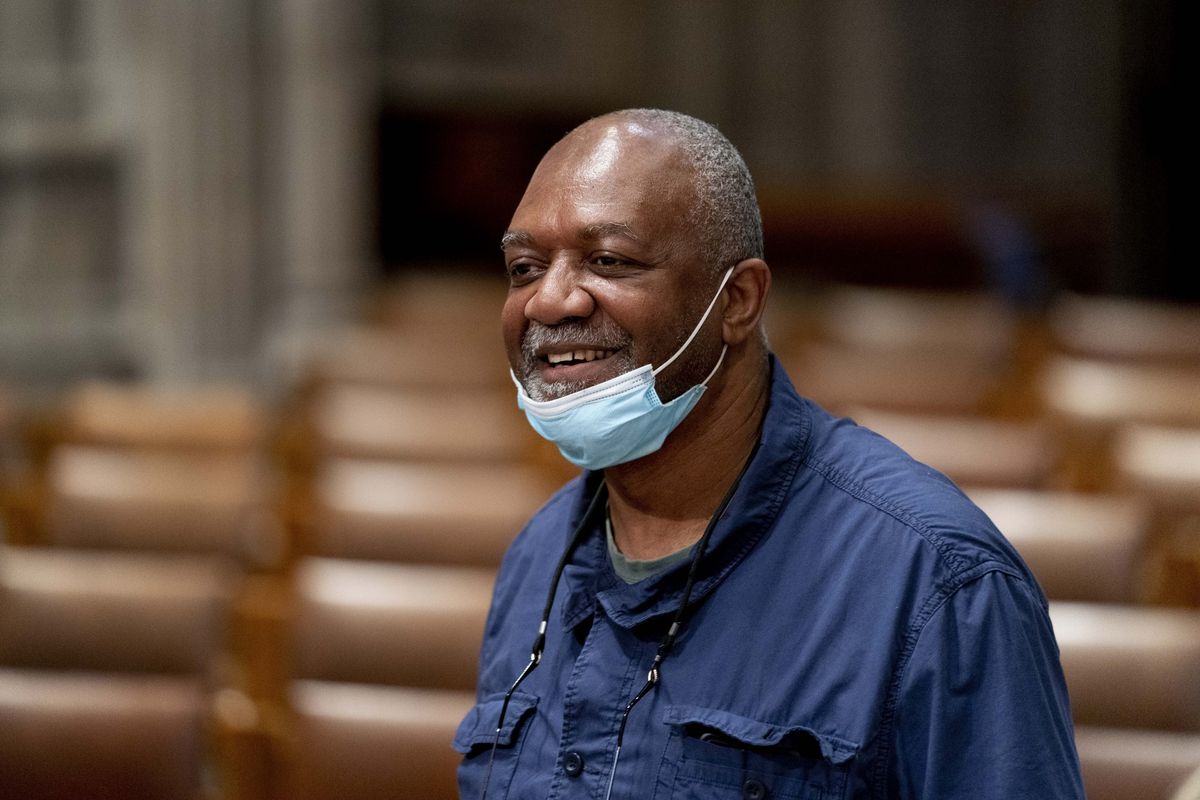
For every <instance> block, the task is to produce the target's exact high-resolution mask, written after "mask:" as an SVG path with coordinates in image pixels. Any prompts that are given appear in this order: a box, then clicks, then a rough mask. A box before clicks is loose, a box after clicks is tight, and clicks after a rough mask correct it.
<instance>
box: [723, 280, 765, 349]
mask: <svg viewBox="0 0 1200 800" xmlns="http://www.w3.org/2000/svg"><path fill="white" fill-rule="evenodd" d="M770 289H771V268H770V267H768V266H767V262H765V261H763V260H762V259H761V258H747V259H745V260H744V261H739V262H738V263H737V264H736V265H734V267H733V274H732V275H730V276H729V281H728V282H726V284H725V294H726V295H727V296H728V298H729V301H728V302H727V303H726V305H725V309H724V311H722V313H721V325H722V327H721V334H722V336H724V338H725V343H726V344H728V345H731V346H736V345H739V344H741V343H742V342H744V341H746V339H748V338H750V337H751V336H752V335H754V334H755V332H756V331H757V330H758V326H759V322H760V321H761V320H762V315H763V309H764V308H765V307H766V303H767V292H768V291H770Z"/></svg>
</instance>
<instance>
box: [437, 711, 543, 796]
mask: <svg viewBox="0 0 1200 800" xmlns="http://www.w3.org/2000/svg"><path fill="white" fill-rule="evenodd" d="M537 703H538V699H537V698H536V697H534V696H533V695H529V694H522V693H521V692H513V696H512V699H511V700H510V701H509V703H508V710H507V711H506V712H505V714H504V726H503V727H502V728H500V735H499V738H498V739H497V736H496V723H497V722H498V721H499V719H500V707H501V706H502V705H504V695H503V694H498V695H495V696H493V697H489V698H487V699H486V700H484V701H483V702H481V703H479V704H478V705H476V706H475V707H474V708H473V709H471V710H470V711H469V712H467V716H465V717H463V721H462V722H461V723H459V726H458V732H457V733H455V734H454V749H455V750H457V751H458V752H460V753H462V754H463V761H462V764H461V765H460V766H459V768H458V793H459V796H460V797H464V798H475V797H479V796H480V794H481V793H482V792H483V784H484V781H487V784H488V795H487V796H488V797H489V798H496V799H497V800H500V798H504V797H506V796H507V794H508V787H509V784H511V783H512V777H513V773H514V771H515V770H516V768H517V758H518V757H519V756H520V754H521V744H522V742H523V741H524V737H523V736H522V735H521V734H522V729H523V728H524V727H525V722H526V721H527V719H528V718H529V716H530V715H532V713H533V710H534V708H536V707H537ZM493 742H494V743H496V760H495V762H492V761H491V759H492V744H493ZM489 763H490V764H491V776H490V779H489V777H488V769H489Z"/></svg>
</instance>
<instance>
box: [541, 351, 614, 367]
mask: <svg viewBox="0 0 1200 800" xmlns="http://www.w3.org/2000/svg"><path fill="white" fill-rule="evenodd" d="M614 353H616V350H595V349H588V348H576V349H574V350H562V351H559V352H553V353H543V354H541V355H539V356H538V358H540V359H541V361H542V363H543V364H546V365H548V366H550V367H570V366H575V365H577V364H591V363H593V362H595V361H603V360H604V359H606V358H611V357H612V355H613V354H614Z"/></svg>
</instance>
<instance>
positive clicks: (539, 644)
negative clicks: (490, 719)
mask: <svg viewBox="0 0 1200 800" xmlns="http://www.w3.org/2000/svg"><path fill="white" fill-rule="evenodd" d="M607 495H608V485H607V484H606V483H605V482H604V480H603V479H601V481H600V486H599V487H597V489H596V493H595V494H593V495H592V499H591V502H589V503H588V506H587V510H585V511H584V512H583V517H582V518H581V519H580V520H579V524H578V525H577V526H576V527H575V532H574V533H572V534H571V541H569V542H567V548H566V550H564V551H563V554H562V557H561V558H559V560H558V566H557V567H555V569H554V579H553V580H552V581H550V593H549V594H548V595H547V596H546V606H545V608H543V609H542V622H541V624H540V625H538V633H537V638H536V639H534V640H533V647H531V648H530V650H529V663H528V664H526V665H525V669H523V670H521V674H520V675H518V676H517V679H516V680H515V681H513V685H512V686H510V687H509V688H508V691H507V692H505V693H504V702H502V703H501V704H500V719H499V720H497V721H496V738H495V739H493V740H492V754H491V756H490V757H489V758H488V767H487V773H486V775H485V776H484V779H483V791H482V792H481V793H480V795H479V800H486V798H487V790H488V784H490V783H491V782H492V767H493V766H494V765H495V763H496V748H498V747H499V746H500V731H501V730H502V729H503V728H504V717H505V715H506V714H507V713H508V703H509V701H510V700H512V696H513V692H515V691H517V687H518V686H520V685H521V683H522V682H523V681H524V680H525V679H526V678H528V677H529V673H531V672H533V671H534V669H536V668H537V665H538V664H540V663H541V661H542V652H543V651H544V650H545V649H546V628H547V627H548V626H549V624H550V609H551V608H553V606H554V595H555V594H557V593H558V581H559V578H561V577H562V573H563V570H564V569H566V567H567V563H568V562H569V561H570V560H571V555H572V554H573V553H574V552H575V547H576V546H577V545H578V544H579V542H580V540H581V539H582V538H583V534H584V532H585V531H587V529H588V521H589V520H590V519H591V518H592V515H593V514H594V513H595V511H596V508H597V506H599V504H600V498H602V497H607Z"/></svg>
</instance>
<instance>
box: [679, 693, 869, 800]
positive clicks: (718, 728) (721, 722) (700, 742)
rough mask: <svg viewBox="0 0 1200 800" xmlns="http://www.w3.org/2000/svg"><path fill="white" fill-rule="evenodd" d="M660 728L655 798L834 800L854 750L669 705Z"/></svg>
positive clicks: (806, 733) (810, 735)
mask: <svg viewBox="0 0 1200 800" xmlns="http://www.w3.org/2000/svg"><path fill="white" fill-rule="evenodd" d="M663 722H664V723H666V724H667V725H668V726H669V727H670V728H671V732H670V740H669V743H668V745H667V754H666V758H665V759H664V761H663V768H662V770H663V771H662V774H661V776H660V780H659V789H660V791H663V790H665V789H666V787H670V789H669V792H668V794H666V795H665V797H664V798H663V800H666V798H670V799H671V800H682V798H687V799H688V800H731V798H744V800H840V798H842V797H843V796H844V795H845V790H846V783H847V776H848V774H849V770H850V763H851V761H852V760H853V758H854V756H855V754H856V752H857V750H858V748H857V747H856V746H855V745H853V744H852V743H850V742H846V741H843V740H841V739H837V738H834V737H831V736H824V735H821V734H819V733H816V732H814V731H812V730H810V729H809V728H806V727H803V726H799V725H791V726H789V725H777V724H772V723H766V722H758V721H755V720H752V719H748V718H746V717H740V716H738V715H736V714H730V713H728V712H725V711H718V710H716V709H708V708H700V707H697V706H671V707H669V708H668V709H667V712H666V715H665V716H664V718H663ZM672 773H673V774H672Z"/></svg>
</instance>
